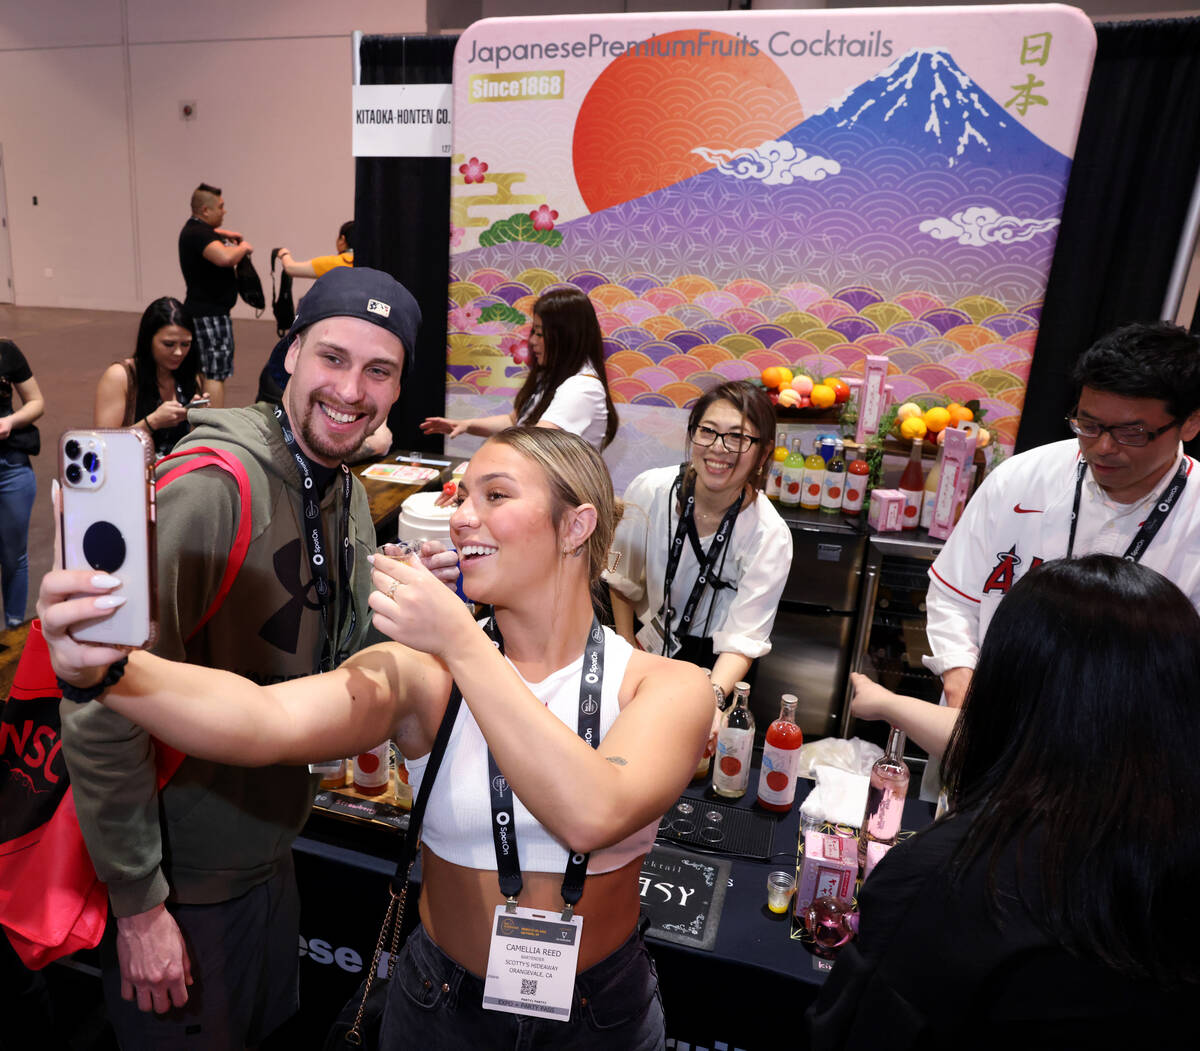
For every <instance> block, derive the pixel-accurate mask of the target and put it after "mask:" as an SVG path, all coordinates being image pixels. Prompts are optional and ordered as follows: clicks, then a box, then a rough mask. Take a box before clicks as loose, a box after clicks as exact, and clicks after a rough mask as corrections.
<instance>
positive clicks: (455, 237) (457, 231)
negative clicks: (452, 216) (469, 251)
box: [450, 223, 467, 248]
mask: <svg viewBox="0 0 1200 1051" xmlns="http://www.w3.org/2000/svg"><path fill="white" fill-rule="evenodd" d="M466 233H467V231H466V230H465V229H463V227H461V226H455V225H454V224H453V223H451V224H450V247H451V248H457V247H458V246H459V245H460V244H462V239H463V237H464V236H465V235H466Z"/></svg>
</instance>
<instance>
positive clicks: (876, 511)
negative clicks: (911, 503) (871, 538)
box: [867, 489, 904, 533]
mask: <svg viewBox="0 0 1200 1051" xmlns="http://www.w3.org/2000/svg"><path fill="white" fill-rule="evenodd" d="M867 523H868V524H869V525H870V527H871V528H872V529H874V530H875V532H877V533H891V532H898V531H899V530H901V529H903V528H904V494H903V493H902V492H900V490H899V489H874V490H872V492H871V509H870V510H869V511H868V512H867Z"/></svg>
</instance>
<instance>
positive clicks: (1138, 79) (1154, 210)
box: [1017, 18, 1200, 452]
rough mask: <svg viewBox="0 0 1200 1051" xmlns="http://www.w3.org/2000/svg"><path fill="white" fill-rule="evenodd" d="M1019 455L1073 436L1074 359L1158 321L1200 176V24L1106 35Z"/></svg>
mask: <svg viewBox="0 0 1200 1051" xmlns="http://www.w3.org/2000/svg"><path fill="white" fill-rule="evenodd" d="M1096 35H1097V37H1098V48H1097V52H1096V65H1095V69H1094V70H1093V73H1092V80H1091V85H1090V87H1089V89H1088V96H1087V102H1086V104H1085V106H1084V112H1083V121H1082V124H1081V126H1080V130H1079V145H1078V147H1077V149H1076V151H1075V163H1074V165H1073V166H1072V169H1071V178H1070V182H1069V184H1068V187H1067V197H1066V202H1065V205H1064V208H1063V218H1062V227H1061V229H1060V231H1059V238H1058V248H1057V250H1056V251H1055V254H1054V263H1053V265H1052V266H1051V269H1050V279H1049V283H1048V285H1047V288H1046V300H1045V304H1044V308H1043V310H1042V319H1041V327H1040V330H1039V332H1038V339H1037V347H1036V349H1035V351H1034V357H1033V365H1032V368H1031V370H1030V375H1029V387H1028V392H1027V394H1026V396H1025V409H1024V412H1023V413H1022V416H1021V426H1020V430H1019V431H1018V433H1017V451H1018V452H1020V451H1022V450H1024V449H1031V448H1033V447H1035V446H1038V445H1043V444H1045V443H1046V442H1051V441H1057V440H1058V439H1060V438H1067V437H1070V432H1069V431H1068V430H1067V428H1066V424H1065V423H1063V417H1064V416H1065V414H1066V413H1067V412H1068V411H1069V410H1070V408H1071V400H1072V398H1073V396H1074V391H1073V389H1072V386H1071V381H1070V373H1071V368H1072V366H1073V365H1074V363H1075V360H1076V358H1078V357H1079V355H1080V354H1081V353H1082V352H1083V351H1084V350H1086V349H1087V348H1088V347H1089V346H1090V345H1091V344H1092V343H1094V342H1095V341H1096V339H1098V338H1099V337H1100V336H1102V335H1103V334H1104V333H1106V332H1108V331H1110V330H1112V329H1113V328H1115V327H1116V326H1117V325H1119V324H1121V323H1123V322H1127V321H1157V320H1158V319H1159V316H1160V313H1161V311H1162V305H1163V297H1164V296H1165V295H1166V290H1167V284H1168V282H1169V280H1170V273H1171V266H1172V264H1173V262H1174V259H1175V251H1176V249H1177V247H1178V245H1179V239H1180V236H1181V234H1182V232H1183V225H1184V220H1185V216H1186V213H1187V209H1188V203H1189V201H1190V200H1191V196H1192V191H1193V188H1194V186H1195V182H1196V175H1197V171H1198V170H1200V18H1187V19H1169V20H1163V21H1153V22H1120V23H1108V24H1100V25H1097V26H1096Z"/></svg>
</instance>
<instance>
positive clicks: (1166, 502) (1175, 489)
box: [1067, 457, 1187, 562]
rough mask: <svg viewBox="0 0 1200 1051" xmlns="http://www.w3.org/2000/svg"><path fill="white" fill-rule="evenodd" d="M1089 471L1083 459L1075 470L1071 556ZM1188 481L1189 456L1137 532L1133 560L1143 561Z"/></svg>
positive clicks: (1129, 554)
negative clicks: (1080, 503)
mask: <svg viewBox="0 0 1200 1051" xmlns="http://www.w3.org/2000/svg"><path fill="white" fill-rule="evenodd" d="M1086 472H1087V461H1086V460H1080V461H1079V467H1078V468H1077V469H1076V471H1075V502H1074V503H1073V504H1072V505H1071V534H1070V536H1069V537H1068V539H1067V558H1070V557H1071V556H1072V554H1073V552H1074V551H1075V526H1076V525H1077V524H1078V522H1079V500H1080V497H1081V496H1082V495H1083V476H1084V474H1085V473H1086ZM1185 485H1187V458H1186V457H1184V459H1182V460H1180V462H1179V468H1178V470H1176V472H1175V477H1174V478H1172V479H1171V484H1170V485H1168V486H1167V488H1166V489H1165V490H1164V491H1163V494H1162V497H1161V498H1160V499H1159V500H1158V502H1157V503H1155V505H1154V507H1153V509H1152V510H1151V511H1150V513H1149V514H1148V515H1147V516H1146V520H1145V521H1144V522H1143V523H1142V527H1141V528H1140V529H1139V530H1138V531H1137V535H1136V536H1135V537H1134V538H1133V541H1132V542H1131V543H1130V545H1129V547H1127V548H1126V549H1125V555H1124V557H1125V558H1126V559H1127V560H1128V561H1130V562H1137V561H1140V559H1141V557H1142V555H1144V554H1145V553H1146V548H1148V547H1149V546H1150V541H1152V540H1153V539H1154V538H1155V536H1157V535H1158V531H1159V530H1160V529H1161V528H1162V524H1163V522H1165V521H1166V520H1167V515H1169V514H1170V513H1171V511H1172V510H1173V509H1174V507H1175V505H1176V504H1177V503H1178V502H1179V497H1180V495H1181V494H1182V493H1183V487H1184V486H1185Z"/></svg>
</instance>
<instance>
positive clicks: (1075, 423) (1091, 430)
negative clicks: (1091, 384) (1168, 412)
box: [1067, 416, 1179, 446]
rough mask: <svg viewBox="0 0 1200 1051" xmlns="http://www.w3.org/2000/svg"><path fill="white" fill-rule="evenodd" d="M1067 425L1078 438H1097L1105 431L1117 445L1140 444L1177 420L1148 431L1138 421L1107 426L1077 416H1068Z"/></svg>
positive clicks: (1152, 438) (1147, 441) (1164, 431)
mask: <svg viewBox="0 0 1200 1051" xmlns="http://www.w3.org/2000/svg"><path fill="white" fill-rule="evenodd" d="M1067 426H1068V427H1070V428H1071V430H1072V431H1074V432H1075V433H1076V434H1078V435H1079V437H1080V438H1099V437H1100V435H1102V434H1103V433H1104V432H1105V431H1107V432H1108V433H1109V434H1111V435H1112V440H1113V441H1114V442H1116V443H1117V444H1118V445H1134V446H1140V445H1149V444H1150V443H1151V442H1152V441H1154V439H1155V438H1157V437H1158V436H1159V435H1160V434H1166V433H1167V431H1169V430H1170V429H1171V428H1172V427H1178V426H1179V421H1178V420H1172V421H1171V422H1170V423H1166V424H1163V426H1161V427H1159V428H1158V430H1155V431H1148V430H1146V428H1145V427H1143V426H1142V425H1141V424H1140V423H1114V424H1112V425H1111V426H1109V425H1107V424H1103V423H1097V422H1096V421H1095V420H1081V419H1080V418H1079V417H1078V416H1068V417H1067Z"/></svg>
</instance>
